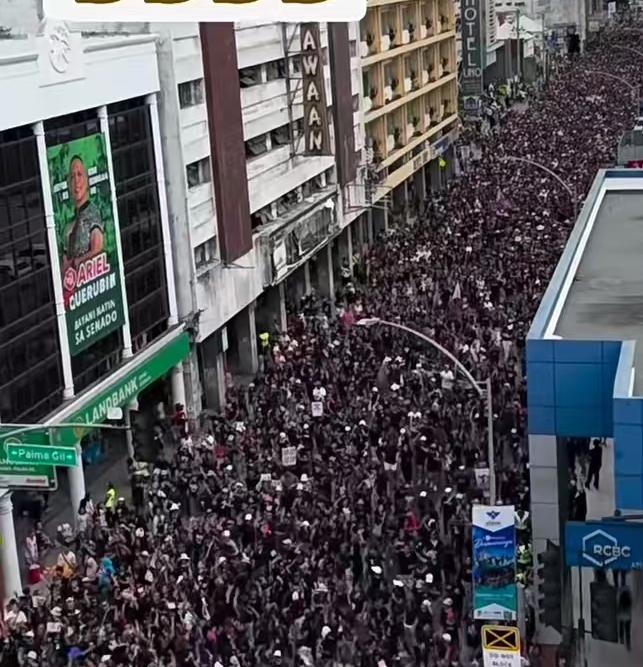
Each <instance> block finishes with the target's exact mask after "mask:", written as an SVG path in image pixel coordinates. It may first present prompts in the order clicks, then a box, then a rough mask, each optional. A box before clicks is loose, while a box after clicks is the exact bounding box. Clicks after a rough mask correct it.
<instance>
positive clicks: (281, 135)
mask: <svg viewBox="0 0 643 667" xmlns="http://www.w3.org/2000/svg"><path fill="white" fill-rule="evenodd" d="M270 140H271V141H272V145H273V147H276V146H285V145H286V144H288V143H290V125H288V124H286V125H282V126H281V127H277V128H275V129H274V130H273V131H272V132H271V133H270Z"/></svg>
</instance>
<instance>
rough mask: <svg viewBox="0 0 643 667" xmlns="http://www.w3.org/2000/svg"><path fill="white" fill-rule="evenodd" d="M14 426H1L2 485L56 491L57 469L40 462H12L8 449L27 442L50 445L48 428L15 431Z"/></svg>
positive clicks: (0, 458) (0, 472)
mask: <svg viewBox="0 0 643 667" xmlns="http://www.w3.org/2000/svg"><path fill="white" fill-rule="evenodd" d="M15 431H16V428H15V427H12V426H2V427H0V487H7V488H10V489H40V490H42V491H54V490H55V489H56V488H57V485H58V480H57V478H56V469H55V468H54V467H53V466H51V465H43V464H42V463H39V462H33V461H29V462H24V463H20V464H15V463H10V461H9V457H8V455H7V449H8V448H9V447H11V446H23V445H24V444H25V443H29V444H32V445H37V446H41V447H46V446H47V445H49V433H48V431H47V430H46V429H38V430H36V431H27V432H24V433H17V434H16V435H11V433H12V432H15Z"/></svg>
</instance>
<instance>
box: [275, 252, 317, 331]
mask: <svg viewBox="0 0 643 667" xmlns="http://www.w3.org/2000/svg"><path fill="white" fill-rule="evenodd" d="M306 264H308V262H306ZM308 282H309V288H310V266H309V267H308ZM278 287H279V319H278V322H279V329H281V331H287V330H288V311H287V310H286V283H285V282H284V281H283V280H282V281H281V282H280V283H279V285H278Z"/></svg>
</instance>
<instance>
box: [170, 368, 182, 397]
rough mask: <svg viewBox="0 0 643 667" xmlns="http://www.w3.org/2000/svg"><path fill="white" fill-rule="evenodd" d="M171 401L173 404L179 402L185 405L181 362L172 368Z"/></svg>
mask: <svg viewBox="0 0 643 667" xmlns="http://www.w3.org/2000/svg"><path fill="white" fill-rule="evenodd" d="M171 372H172V378H171V381H172V401H173V402H174V405H176V404H177V403H180V404H181V405H183V406H185V381H184V378H183V364H182V363H180V364H178V365H176V366H175V367H174V368H173V369H172V371H171Z"/></svg>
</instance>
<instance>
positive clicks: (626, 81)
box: [583, 46, 643, 116]
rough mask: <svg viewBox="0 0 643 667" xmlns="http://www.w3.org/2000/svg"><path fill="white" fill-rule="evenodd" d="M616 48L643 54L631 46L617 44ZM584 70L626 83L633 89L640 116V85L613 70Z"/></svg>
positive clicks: (636, 109)
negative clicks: (613, 72) (614, 72)
mask: <svg viewBox="0 0 643 667" xmlns="http://www.w3.org/2000/svg"><path fill="white" fill-rule="evenodd" d="M614 48H618V49H621V50H624V51H629V52H631V53H636V54H638V55H639V56H643V52H641V51H639V50H638V49H632V48H630V47H629V46H616V47H614ZM583 71H584V72H587V73H588V74H597V75H598V76H604V77H607V78H608V79H614V81H619V82H620V83H622V84H624V85H626V86H627V87H628V88H629V89H630V90H631V91H632V99H633V100H634V104H635V107H634V115H635V116H638V113H639V106H640V97H641V95H640V93H639V87H638V86H637V85H636V84H634V83H630V82H629V81H628V80H627V79H624V78H623V77H622V76H617V75H616V74H612V73H611V72H603V70H600V69H585V70H583Z"/></svg>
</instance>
